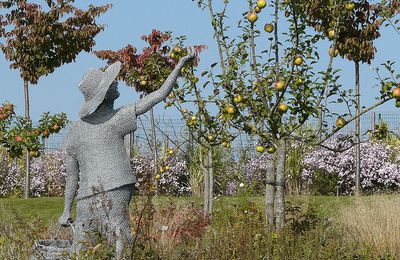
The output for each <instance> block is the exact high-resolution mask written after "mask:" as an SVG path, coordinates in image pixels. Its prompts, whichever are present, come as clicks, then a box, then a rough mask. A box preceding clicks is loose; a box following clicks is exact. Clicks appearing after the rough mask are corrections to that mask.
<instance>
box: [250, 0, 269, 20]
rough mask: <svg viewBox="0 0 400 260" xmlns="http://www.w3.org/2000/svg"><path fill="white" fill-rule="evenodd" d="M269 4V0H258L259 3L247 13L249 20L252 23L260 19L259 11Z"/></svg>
mask: <svg viewBox="0 0 400 260" xmlns="http://www.w3.org/2000/svg"><path fill="white" fill-rule="evenodd" d="M266 6H267V2H266V1H265V0H258V1H257V5H256V6H255V7H254V10H253V11H252V12H250V13H249V14H248V15H247V20H249V22H250V23H255V22H256V21H257V20H258V15H257V14H258V13H260V12H261V10H262V9H264V8H265V7H266Z"/></svg>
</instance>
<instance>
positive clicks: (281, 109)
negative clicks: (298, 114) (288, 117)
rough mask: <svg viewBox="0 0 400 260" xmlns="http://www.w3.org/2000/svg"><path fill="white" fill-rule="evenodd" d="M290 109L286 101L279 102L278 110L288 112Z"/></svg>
mask: <svg viewBox="0 0 400 260" xmlns="http://www.w3.org/2000/svg"><path fill="white" fill-rule="evenodd" d="M288 109H289V106H288V105H286V104H285V103H279V105H278V111H279V112H281V113H286V112H287V111H288Z"/></svg>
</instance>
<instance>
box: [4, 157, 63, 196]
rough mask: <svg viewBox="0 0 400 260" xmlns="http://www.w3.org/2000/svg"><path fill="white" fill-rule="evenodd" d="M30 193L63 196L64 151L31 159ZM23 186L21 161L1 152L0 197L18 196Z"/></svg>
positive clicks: (23, 174)
mask: <svg viewBox="0 0 400 260" xmlns="http://www.w3.org/2000/svg"><path fill="white" fill-rule="evenodd" d="M30 170H31V185H30V195H31V196H33V197H41V196H63V194H64V187H65V176H66V170H65V153H64V152H51V153H44V154H42V156H40V157H39V158H34V159H33V160H32V161H31V168H30ZM24 186H25V169H24V164H23V161H19V160H18V159H11V158H10V157H9V156H8V155H7V154H4V153H1V159H0V197H10V196H18V195H19V194H21V191H22V189H23V187H24Z"/></svg>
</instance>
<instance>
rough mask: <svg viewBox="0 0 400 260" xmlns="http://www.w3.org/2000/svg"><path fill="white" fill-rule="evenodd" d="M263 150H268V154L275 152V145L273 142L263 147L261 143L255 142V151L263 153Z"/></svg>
mask: <svg viewBox="0 0 400 260" xmlns="http://www.w3.org/2000/svg"><path fill="white" fill-rule="evenodd" d="M265 150H267V152H268V153H269V154H273V153H275V152H276V147H275V145H273V144H269V145H267V146H266V147H265V146H264V145H262V144H257V145H256V151H257V152H259V153H263V152H265Z"/></svg>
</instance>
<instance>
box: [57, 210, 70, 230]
mask: <svg viewBox="0 0 400 260" xmlns="http://www.w3.org/2000/svg"><path fill="white" fill-rule="evenodd" d="M58 223H60V225H61V226H63V227H68V226H69V225H70V224H71V223H72V219H71V215H70V213H69V212H65V211H64V213H63V214H62V215H61V217H60V218H59V219H58Z"/></svg>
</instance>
